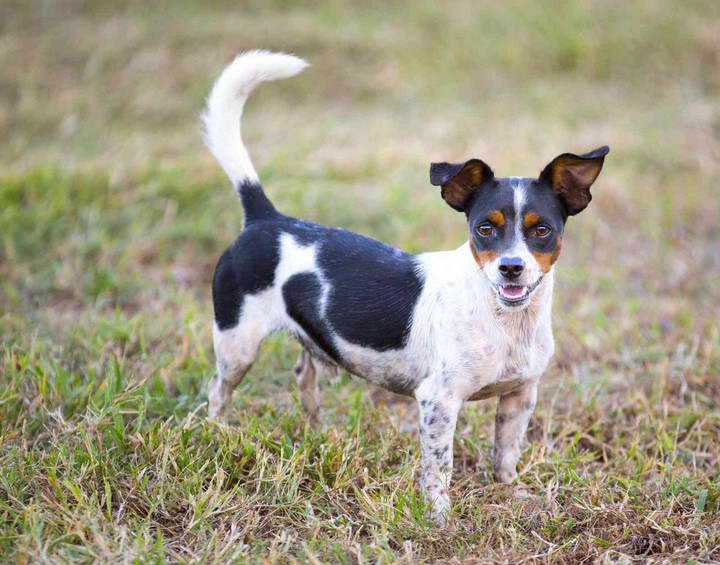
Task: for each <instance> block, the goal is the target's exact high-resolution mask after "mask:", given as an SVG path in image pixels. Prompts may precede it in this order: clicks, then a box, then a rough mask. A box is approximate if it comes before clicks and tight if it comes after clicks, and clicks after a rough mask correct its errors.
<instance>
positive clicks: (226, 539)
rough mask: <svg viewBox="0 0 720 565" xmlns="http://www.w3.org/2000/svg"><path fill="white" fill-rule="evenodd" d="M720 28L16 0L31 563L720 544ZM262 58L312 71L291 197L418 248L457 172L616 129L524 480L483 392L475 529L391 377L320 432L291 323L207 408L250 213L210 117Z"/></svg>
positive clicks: (448, 218)
mask: <svg viewBox="0 0 720 565" xmlns="http://www.w3.org/2000/svg"><path fill="white" fill-rule="evenodd" d="M719 38H720V5H718V3H716V2H713V1H711V0H704V1H703V0H697V1H695V0H694V1H690V2H685V3H683V4H682V5H680V4H677V3H675V2H671V1H670V0H657V1H655V2H642V3H630V4H628V3H625V2H615V1H610V2H593V3H576V2H565V1H559V0H556V1H551V2H542V3H539V2H520V1H517V0H511V1H509V2H503V3H496V5H493V4H491V3H478V2H475V1H470V0H467V1H465V0H459V1H456V2H452V3H444V4H443V5H442V6H441V5H440V3H434V2H413V3H411V4H407V5H405V6H404V7H401V6H400V4H392V3H388V2H375V1H372V2H364V3H362V8H361V7H360V3H351V2H349V1H348V0H327V2H324V3H322V4H318V5H316V6H315V7H314V8H312V9H308V8H307V7H306V6H304V5H301V4H300V3H294V2H289V1H280V0H275V1H271V2H268V1H259V0H258V1H254V0H253V1H249V2H244V3H242V6H240V5H239V4H238V3H235V2H224V1H222V0H215V1H213V2H207V3H200V2H192V1H190V0H184V1H182V2H172V3H165V4H163V3H153V6H149V5H147V3H144V2H139V1H130V0H128V1H118V2H90V1H85V2H83V1H80V0H57V1H54V2H47V1H40V0H32V1H29V2H16V1H10V2H4V3H3V4H2V5H1V6H0V234H1V235H0V338H1V339H2V351H1V355H2V360H1V363H2V364H1V365H0V469H1V472H0V555H1V556H3V559H2V560H3V561H12V562H20V563H24V562H68V561H73V562H91V561H94V562H98V561H99V562H118V561H127V562H130V561H134V562H162V561H169V562H204V563H206V562H217V563H221V562H222V563H224V562H228V561H238V562H243V561H260V560H263V559H266V560H267V561H268V562H294V561H297V562H308V561H309V562H352V563H354V562H381V563H386V562H393V561H398V560H403V561H404V562H406V563H410V562H422V561H431V560H438V559H441V560H449V561H453V562H465V561H467V562H508V561H511V562H516V561H522V560H530V561H538V562H551V563H577V562H621V563H627V562H633V561H638V562H646V561H651V560H656V561H668V560H669V561H690V560H693V559H694V560H696V562H713V561H715V562H717V561H720V526H719V525H718V523H719V522H718V518H719V516H718V514H719V511H720V466H719V464H720V454H719V452H720V449H719V447H718V446H719V439H720V409H719V408H718V407H719V406H720V323H719V322H718V313H719V312H720V284H718V277H720V244H719V243H718V242H719V241H720V227H719V226H720V204H719V203H720V199H719V198H718V188H717V187H718V182H719V181H720V110H719V108H720V39H719ZM256 47H265V48H270V49H276V50H278V49H279V50H286V51H291V52H295V53H297V54H299V55H301V56H303V57H306V58H307V59H308V60H309V61H310V62H311V63H312V65H313V66H312V67H311V68H309V69H308V70H307V71H306V72H305V73H303V74H302V75H300V76H299V77H296V78H293V79H290V80H287V81H282V82H278V83H275V84H269V85H264V86H263V87H262V89H261V90H259V91H258V92H257V93H256V95H255V96H254V97H253V99H252V100H251V101H250V103H249V105H248V109H247V110H248V111H247V118H246V121H245V137H246V141H247V143H248V146H249V148H250V151H251V154H252V156H253V158H254V160H255V163H256V165H257V168H258V170H259V172H260V176H261V178H262V179H263V181H264V183H265V186H266V189H267V191H268V193H269V194H270V195H271V197H272V198H273V199H274V201H275V202H276V204H277V205H278V207H279V208H280V209H281V210H283V211H285V212H287V213H290V214H294V215H299V216H302V217H304V218H308V219H311V220H315V221H320V222H324V223H328V224H332V225H337V226H343V227H346V228H350V229H354V230H357V231H360V232H362V233H365V234H369V235H372V236H375V237H378V238H380V239H383V240H384V241H387V242H390V243H392V244H394V245H397V246H400V247H403V248H405V249H407V250H410V251H423V250H434V249H446V248H452V247H455V246H457V245H459V244H460V243H461V242H462V241H463V238H464V230H465V225H464V222H463V218H462V215H460V214H457V213H456V212H454V211H452V210H451V209H449V208H448V207H447V206H446V205H445V204H444V203H443V201H442V200H441V199H440V197H439V194H438V191H437V189H436V188H435V187H432V186H430V185H429V182H428V164H429V162H430V161H438V160H448V161H453V160H456V161H458V160H464V159H467V158H469V157H480V158H482V159H483V160H485V161H487V162H488V163H489V164H490V165H491V166H492V167H493V168H494V169H495V171H496V172H497V173H498V174H499V175H528V176H529V175H534V174H536V173H537V172H538V171H539V170H540V169H541V168H542V167H543V166H544V165H545V164H546V163H547V162H548V161H549V160H550V159H551V158H553V157H554V156H555V155H557V154H559V153H562V152H565V151H573V152H583V151H587V150H590V149H592V148H594V147H597V146H599V145H602V144H608V145H610V147H611V153H610V155H609V156H608V158H607V160H606V165H605V170H604V172H603V173H602V175H601V177H600V178H599V180H598V182H597V183H596V185H595V187H594V189H593V192H594V199H593V202H592V203H591V205H590V207H589V208H588V210H587V211H586V212H584V213H583V214H581V215H580V216H578V217H575V218H572V219H571V220H570V222H569V225H568V230H567V236H566V239H565V245H564V249H563V255H562V257H561V258H560V262H559V267H558V273H557V281H558V283H557V290H556V296H555V331H556V341H557V352H556V356H555V359H554V361H553V363H552V366H551V368H550V369H549V370H548V372H547V374H546V376H545V378H544V380H543V384H542V387H541V395H540V400H539V402H538V408H537V410H536V413H535V415H534V416H533V419H532V422H531V425H530V431H529V435H528V440H529V441H528V445H527V448H526V449H525V451H524V453H523V457H522V460H521V465H520V471H521V476H520V479H519V484H518V485H515V486H504V485H499V484H496V483H494V482H493V480H492V478H491V475H490V472H489V471H490V457H489V454H490V450H491V444H492V435H493V418H494V416H493V415H494V403H493V402H492V401H483V402H477V403H473V404H470V405H468V406H467V407H466V408H465V409H464V410H463V412H462V416H461V422H460V424H459V427H458V434H457V436H456V440H455V454H456V455H455V463H454V464H455V480H454V483H453V486H452V492H451V494H452V496H453V500H454V516H455V520H454V525H453V527H452V528H451V529H449V530H441V529H435V528H433V527H432V525H431V524H430V523H428V522H427V521H426V520H425V519H424V518H423V515H424V514H423V511H424V509H423V507H422V504H421V502H420V499H419V495H418V492H417V490H416V488H415V483H414V479H415V477H416V476H417V473H418V455H419V454H418V447H417V445H416V443H415V440H414V438H413V437H412V435H410V434H406V433H401V432H399V431H398V430H397V429H396V428H395V427H394V425H393V419H394V418H395V415H394V414H395V412H394V410H395V408H393V407H389V408H388V407H387V406H382V405H378V404H376V403H375V402H373V400H372V398H373V395H375V394H376V393H375V392H374V391H373V390H372V389H370V388H369V387H367V386H366V385H365V384H364V383H362V382H361V381H359V380H357V379H353V378H350V377H349V376H347V375H342V376H341V378H340V379H339V381H338V382H335V383H329V384H327V385H326V386H325V387H324V391H323V401H324V405H325V406H326V408H327V410H326V428H325V429H324V430H322V431H313V430H312V429H311V428H309V427H308V426H307V425H306V420H305V418H304V415H303V413H302V409H301V407H300V403H299V398H298V393H297V390H296V389H295V387H294V386H293V385H292V381H293V375H292V365H293V363H294V360H295V357H296V355H297V353H298V346H297V345H296V344H294V343H293V342H291V341H290V340H289V339H288V338H286V337H285V336H276V337H274V338H272V339H269V340H268V341H267V342H266V343H265V345H264V347H263V354H262V356H261V359H260V361H259V362H258V363H257V364H256V365H255V367H254V368H253V369H252V371H251V372H250V374H249V375H248V377H247V378H246V380H245V381H244V383H243V384H242V385H241V386H240V387H239V389H238V392H237V393H236V395H235V399H234V402H233V405H232V410H231V417H232V423H231V425H230V426H218V425H212V424H210V423H208V422H207V421H206V419H205V415H206V405H205V385H206V382H207V380H208V378H209V377H210V376H211V375H212V373H213V362H214V361H213V355H212V348H211V331H210V321H211V304H210V299H209V282H210V278H211V276H212V269H213V266H214V262H215V260H216V258H217V257H218V256H219V255H220V253H221V252H222V250H223V249H224V247H225V246H226V245H227V244H228V243H229V242H230V241H231V240H232V239H233V238H234V237H235V235H237V233H238V232H239V230H240V228H241V225H242V213H241V208H240V205H239V203H238V202H237V201H236V197H235V195H234V194H233V192H232V189H231V187H230V186H229V183H228V182H227V180H226V179H225V178H224V177H223V175H222V173H221V171H220V168H219V166H218V165H217V164H216V163H215V162H214V161H213V160H212V158H211V157H210V156H209V154H208V152H207V151H206V150H205V149H204V148H203V146H202V144H201V141H200V135H199V127H198V113H199V111H200V109H201V108H202V105H203V99H204V97H205V96H206V95H207V92H208V89H209V86H210V83H211V81H212V79H213V78H214V77H215V76H216V75H217V73H219V71H220V70H221V69H222V67H223V66H224V65H225V64H226V63H227V62H229V61H230V59H231V57H232V56H233V55H234V54H235V53H236V52H238V51H241V50H244V49H249V48H256Z"/></svg>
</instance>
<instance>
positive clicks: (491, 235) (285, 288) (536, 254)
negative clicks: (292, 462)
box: [203, 51, 609, 525]
mask: <svg viewBox="0 0 720 565" xmlns="http://www.w3.org/2000/svg"><path fill="white" fill-rule="evenodd" d="M306 66H307V63H306V62H305V61H303V60H302V59H299V58H297V57H295V56H293V55H287V54H283V53H272V52H268V51H251V52H247V53H244V54H241V55H239V56H238V57H237V58H236V59H235V60H234V61H233V62H232V63H231V64H230V65H229V66H228V67H227V68H226V69H225V70H224V71H223V72H222V74H221V75H220V77H219V78H218V79H217V81H216V82H215V84H214V86H213V88H212V92H211V94H210V95H209V97H208V101H207V107H206V110H205V112H204V114H203V124H204V133H205V141H206V144H207V146H208V148H209V149H210V151H211V152H212V154H213V155H214V156H215V158H216V159H217V160H218V161H219V163H220V165H221V166H222V167H223V169H224V170H225V172H226V173H227V175H228V176H229V177H230V180H231V181H232V184H233V186H234V187H235V189H236V191H237V194H238V196H239V197H240V201H241V203H242V206H243V208H244V213H245V216H244V228H243V231H242V233H241V234H240V236H239V237H238V238H237V239H236V240H235V242H234V243H232V245H230V247H228V248H227V250H226V251H225V252H224V253H223V254H222V256H221V257H220V260H219V262H218V264H217V267H216V270H215V274H214V278H213V283H212V291H213V304H214V311H215V321H214V327H213V340H214V349H215V355H216V361H217V373H216V375H215V376H214V377H213V378H212V379H211V381H210V384H209V387H208V401H209V408H208V413H209V416H210V417H211V418H215V419H220V418H222V417H223V416H224V414H225V412H226V410H227V407H228V404H229V402H230V398H231V395H232V392H233V390H234V389H235V387H236V386H237V385H238V384H239V383H240V381H241V379H242V378H243V376H244V375H245V374H246V372H247V371H248V369H249V368H250V366H251V365H252V364H253V361H254V360H255V358H256V356H257V354H258V349H259V346H260V343H261V342H262V340H263V338H265V337H266V336H267V335H268V334H270V333H272V332H276V331H281V330H284V331H286V332H289V333H290V334H292V335H294V336H295V337H297V339H298V340H299V341H300V343H301V344H302V346H303V352H302V354H301V358H300V360H299V362H298V365H297V367H296V373H297V382H298V384H299V388H300V391H301V400H302V403H303V405H304V407H305V408H306V409H307V411H308V412H309V413H310V417H311V419H312V420H314V421H316V420H317V413H318V406H319V402H318V388H317V377H318V372H319V371H321V370H325V368H329V367H330V368H331V367H341V368H343V369H345V370H346V371H348V372H349V373H351V374H353V375H357V376H359V377H362V378H364V379H366V380H368V381H370V382H371V383H374V384H376V385H379V386H381V387H385V388H386V389H389V390H391V391H392V392H395V393H399V394H403V395H408V396H411V397H414V398H415V399H416V402H417V406H418V423H419V440H420V444H421V453H422V454H421V473H420V485H421V489H422V492H423V495H424V497H425V500H426V502H427V504H428V508H429V512H430V514H431V517H432V519H434V521H435V522H436V523H438V524H440V525H442V524H447V522H448V519H449V516H450V499H449V490H448V489H449V484H450V478H451V473H452V468H453V435H454V433H455V425H456V422H457V417H458V411H459V410H460V407H461V406H462V404H463V402H464V401H468V400H480V399H485V398H490V397H496V396H497V397H499V401H498V405H497V414H496V418H495V447H494V457H493V467H494V469H493V470H494V476H495V478H496V480H497V481H500V482H502V483H510V482H512V481H513V480H514V479H515V478H516V477H517V470H516V466H517V462H518V458H519V456H520V449H521V441H522V440H523V438H524V435H525V432H526V429H527V426H528V421H529V419H530V415H531V414H532V412H533V409H534V407H535V401H536V397H537V387H538V381H539V380H540V377H541V375H542V374H543V372H544V371H545V369H546V367H547V366H548V363H549V361H550V358H551V356H552V354H553V350H554V341H553V334H552V328H551V302H552V292H553V277H554V267H553V266H554V264H555V262H556V261H557V259H558V256H559V254H560V249H561V246H562V241H563V236H564V229H565V224H566V221H567V219H568V217H570V216H573V215H575V214H578V213H579V212H581V211H582V210H584V209H585V207H587V205H588V204H589V202H590V200H591V198H592V196H591V194H590V186H591V185H592V184H593V182H594V181H595V179H596V178H597V176H598V174H599V173H600V171H601V169H602V166H603V162H604V158H605V156H606V155H607V153H608V151H609V149H608V147H606V146H603V147H600V148H598V149H595V150H594V151H591V152H589V153H585V154H583V155H576V154H573V153H563V154H562V155H560V156H558V157H556V158H555V159H553V160H552V161H551V162H550V163H549V164H548V165H547V166H546V167H545V168H544V169H543V170H542V172H541V173H540V175H539V177H538V178H536V179H534V178H522V177H506V178H499V177H496V176H495V174H494V173H493V171H492V169H491V168H490V167H489V166H488V165H487V164H486V163H484V162H483V161H482V160H480V159H477V158H473V159H469V160H467V161H465V162H462V163H445V162H443V163H432V164H431V166H430V183H431V184H432V185H434V186H438V187H440V194H441V196H442V198H443V199H444V200H445V202H446V203H447V204H448V205H449V206H450V207H451V208H452V209H453V210H456V211H458V212H462V213H463V214H464V215H465V218H466V220H467V225H468V234H469V236H468V241H466V242H465V243H463V244H462V245H461V246H460V247H458V248H457V249H455V250H452V251H440V252H428V253H420V254H418V255H413V254H410V253H406V252H405V251H401V250H400V249H396V248H394V247H391V246H389V245H386V244H385V243H382V242H380V241H377V240H375V239H371V238H369V237H366V236H363V235H359V234H357V233H353V232H351V231H347V230H344V229H340V228H331V227H326V226H322V225H319V224H315V223H312V222H308V221H304V220H300V219H296V218H292V217H289V216H286V215H284V214H282V213H280V212H279V211H278V210H276V208H275V207H274V206H273V204H272V202H271V201H270V200H269V198H268V197H267V195H266V194H265V192H264V191H263V189H262V187H261V184H260V181H259V179H258V175H257V173H256V172H255V169H254V167H253V164H252V162H251V160H250V157H249V155H248V153H247V150H246V149H245V146H244V144H243V142H242V138H241V132H240V119H241V116H242V112H243V106H244V104H245V101H246V100H247V98H248V96H249V94H250V93H251V91H252V90H253V89H254V88H255V87H256V86H257V85H258V84H259V83H261V82H263V81H270V80H275V79H280V78H286V77H291V76H293V75H295V74H297V73H299V72H300V71H302V70H303V69H304V68H305V67H306Z"/></svg>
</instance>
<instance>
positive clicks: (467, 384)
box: [456, 320, 552, 400]
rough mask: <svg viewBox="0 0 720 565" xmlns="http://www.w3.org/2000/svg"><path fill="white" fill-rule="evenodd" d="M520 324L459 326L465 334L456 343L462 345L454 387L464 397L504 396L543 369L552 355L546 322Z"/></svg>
mask: <svg viewBox="0 0 720 565" xmlns="http://www.w3.org/2000/svg"><path fill="white" fill-rule="evenodd" d="M513 321H514V322H517V320H513ZM521 322H523V323H522V324H517V325H514V326H510V327H502V326H491V327H490V328H488V326H485V327H482V326H480V325H474V326H472V325H471V323H468V325H467V326H465V327H463V325H459V326H458V328H460V329H461V330H462V331H463V334H464V335H463V339H462V340H459V341H458V343H459V344H463V345H464V346H463V345H461V347H460V348H459V351H458V357H459V359H458V360H459V363H458V371H457V377H456V379H457V383H456V386H457V387H458V388H460V389H461V390H463V393H464V394H463V395H464V396H465V397H466V398H468V399H469V400H480V399H483V398H490V397H492V396H498V395H502V394H506V393H508V392H511V391H512V390H514V389H516V388H518V387H519V386H521V385H522V384H523V383H525V382H527V381H528V380H532V379H536V378H537V377H539V376H540V374H541V373H542V372H543V371H544V370H545V368H546V367H547V364H548V362H549V360H550V356H551V355H552V333H551V329H550V326H549V320H547V321H546V320H521ZM533 322H534V323H533Z"/></svg>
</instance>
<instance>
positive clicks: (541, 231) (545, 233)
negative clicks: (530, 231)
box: [535, 225, 552, 237]
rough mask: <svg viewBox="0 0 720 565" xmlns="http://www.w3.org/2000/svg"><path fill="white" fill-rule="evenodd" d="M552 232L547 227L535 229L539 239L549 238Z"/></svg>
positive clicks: (541, 226)
mask: <svg viewBox="0 0 720 565" xmlns="http://www.w3.org/2000/svg"><path fill="white" fill-rule="evenodd" d="M551 231H552V230H551V229H550V228H549V227H547V226H543V225H540V226H536V227H535V235H536V236H537V237H547V236H549V235H550V232H551Z"/></svg>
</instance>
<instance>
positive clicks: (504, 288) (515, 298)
mask: <svg viewBox="0 0 720 565" xmlns="http://www.w3.org/2000/svg"><path fill="white" fill-rule="evenodd" d="M541 280H542V277H540V278H539V279H538V280H536V281H535V282H534V283H533V284H531V285H530V286H526V285H519V284H500V285H497V286H496V287H495V288H496V290H497V293H498V298H499V299H500V302H502V303H503V304H505V305H507V306H520V305H521V304H524V303H525V302H527V300H528V298H530V295H531V294H532V292H533V291H534V290H535V289H536V288H537V287H538V285H539V284H540V281H541Z"/></svg>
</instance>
